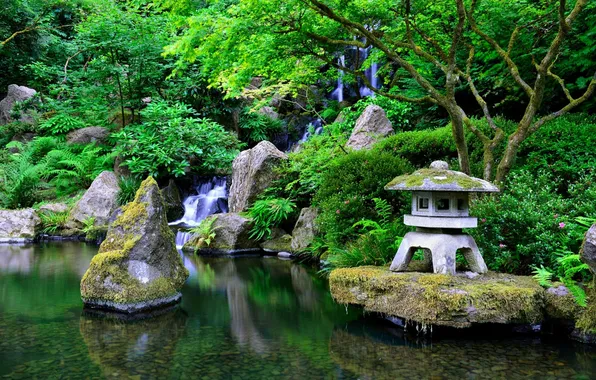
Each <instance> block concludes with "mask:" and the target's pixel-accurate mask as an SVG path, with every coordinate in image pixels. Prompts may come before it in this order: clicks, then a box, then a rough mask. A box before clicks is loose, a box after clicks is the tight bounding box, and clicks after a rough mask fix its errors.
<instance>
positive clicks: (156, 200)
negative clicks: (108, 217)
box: [81, 177, 188, 313]
mask: <svg viewBox="0 0 596 380" xmlns="http://www.w3.org/2000/svg"><path fill="white" fill-rule="evenodd" d="M187 277H188V270H186V268H184V265H183V264H182V259H181V258H180V255H179V254H178V252H177V251H176V245H175V242H174V234H173V233H172V231H171V230H170V228H169V227H168V224H167V219H166V213H165V206H164V202H163V198H162V196H161V193H160V191H159V188H158V186H157V183H156V182H155V180H154V179H153V178H151V177H149V178H148V179H146V180H145V181H143V183H142V184H141V187H140V188H139V190H138V191H137V194H136V196H135V199H134V201H133V202H131V203H129V204H127V205H126V206H124V207H122V211H121V213H120V214H119V215H118V217H117V218H116V220H115V221H114V222H113V223H112V224H111V225H110V227H109V229H108V234H107V236H106V239H105V241H104V242H103V243H102V244H101V246H100V247H99V253H98V254H97V255H96V256H95V257H93V260H91V265H90V267H89V269H88V270H87V272H86V273H85V275H84V276H83V279H82V280H81V297H82V299H83V302H84V303H85V305H86V306H88V307H92V308H107V309H114V310H117V311H121V312H127V313H133V312H137V311H141V310H147V309H152V308H156V307H160V306H164V305H167V304H171V303H175V302H177V301H179V300H180V297H181V295H180V289H181V288H182V285H183V284H184V281H185V280H186V278H187Z"/></svg>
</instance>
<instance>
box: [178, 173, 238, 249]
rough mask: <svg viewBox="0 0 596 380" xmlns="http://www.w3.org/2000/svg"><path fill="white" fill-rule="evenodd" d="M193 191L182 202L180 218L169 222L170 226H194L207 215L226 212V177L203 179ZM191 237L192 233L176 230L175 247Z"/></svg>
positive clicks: (180, 246)
mask: <svg viewBox="0 0 596 380" xmlns="http://www.w3.org/2000/svg"><path fill="white" fill-rule="evenodd" d="M195 191H196V194H195V195H189V196H188V197H187V198H186V199H185V200H184V202H183V206H184V215H183V216H182V218H181V219H179V220H176V221H174V222H171V223H170V225H171V226H184V227H196V226H198V225H199V224H200V223H201V221H203V220H204V219H205V218H206V217H208V216H209V215H212V214H216V213H225V212H228V192H227V189H226V177H213V178H211V179H208V180H205V181H203V182H201V183H199V184H198V185H197V186H196V187H195ZM191 237H192V234H191V233H189V232H185V231H178V232H177V234H176V247H177V248H178V249H180V248H182V246H183V245H184V243H186V242H187V241H189V240H190V238H191Z"/></svg>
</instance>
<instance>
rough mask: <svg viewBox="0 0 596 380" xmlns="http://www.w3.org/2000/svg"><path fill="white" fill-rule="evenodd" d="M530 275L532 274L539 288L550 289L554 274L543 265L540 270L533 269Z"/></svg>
mask: <svg viewBox="0 0 596 380" xmlns="http://www.w3.org/2000/svg"><path fill="white" fill-rule="evenodd" d="M532 273H534V276H533V278H534V279H535V280H536V281H537V282H538V284H539V285H540V286H543V287H545V288H550V287H551V286H553V283H552V279H553V275H554V274H553V273H552V272H551V271H550V270H548V269H546V268H545V267H544V266H543V265H541V266H540V268H538V267H534V270H533V271H532Z"/></svg>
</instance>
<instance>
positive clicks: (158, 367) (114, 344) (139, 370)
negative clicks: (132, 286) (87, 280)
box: [79, 308, 187, 378]
mask: <svg viewBox="0 0 596 380" xmlns="http://www.w3.org/2000/svg"><path fill="white" fill-rule="evenodd" d="M186 320H187V316H186V314H185V313H184V312H183V311H181V310H180V309H179V308H175V309H174V310H169V311H164V312H162V313H160V314H156V315H153V316H152V317H151V318H147V319H143V320H139V321H125V320H120V319H118V318H114V317H112V316H111V315H109V314H107V315H101V314H99V315H98V314H90V313H89V312H84V313H83V314H82V315H81V318H80V322H79V330H80V333H81V336H82V337H83V340H84V342H85V345H86V346H87V349H88V351H89V357H90V358H91V360H92V361H93V362H94V363H95V364H97V365H98V366H99V368H101V371H102V374H103V376H105V377H106V378H121V377H122V376H124V375H128V376H136V375H149V374H165V373H167V372H168V371H169V369H170V368H171V366H172V362H173V360H174V355H175V351H176V346H177V343H178V340H179V339H180V338H181V337H182V336H183V334H184V330H185V328H186Z"/></svg>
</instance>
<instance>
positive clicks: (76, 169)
mask: <svg viewBox="0 0 596 380" xmlns="http://www.w3.org/2000/svg"><path fill="white" fill-rule="evenodd" d="M45 160H46V162H47V165H48V168H51V170H48V171H46V172H45V173H44V177H45V178H46V179H50V184H51V185H53V186H54V187H55V188H56V194H57V195H58V196H64V195H69V194H72V193H75V192H77V191H79V190H84V189H87V188H88V187H89V186H90V185H91V183H92V182H93V180H94V179H95V178H96V177H97V176H98V175H99V174H100V173H101V172H102V171H104V170H111V169H112V168H113V166H114V156H113V154H109V155H103V154H102V148H100V147H96V146H94V145H87V146H81V147H77V146H74V145H73V146H69V147H68V148H66V147H65V148H63V149H60V150H58V149H56V150H52V151H50V152H48V154H47V155H46V157H45Z"/></svg>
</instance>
